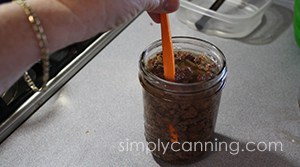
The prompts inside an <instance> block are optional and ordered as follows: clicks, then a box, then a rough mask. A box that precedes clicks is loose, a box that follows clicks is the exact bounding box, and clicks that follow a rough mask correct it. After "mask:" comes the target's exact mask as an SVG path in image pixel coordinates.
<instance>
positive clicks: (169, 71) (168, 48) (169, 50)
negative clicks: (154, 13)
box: [160, 14, 175, 81]
mask: <svg viewBox="0 0 300 167" xmlns="http://www.w3.org/2000/svg"><path fill="white" fill-rule="evenodd" d="M160 20H161V36H162V50H163V65H164V76H165V79H166V80H169V81H175V61H174V51H173V43H172V37H171V30H170V25H169V24H170V23H169V17H168V15H167V14H160Z"/></svg>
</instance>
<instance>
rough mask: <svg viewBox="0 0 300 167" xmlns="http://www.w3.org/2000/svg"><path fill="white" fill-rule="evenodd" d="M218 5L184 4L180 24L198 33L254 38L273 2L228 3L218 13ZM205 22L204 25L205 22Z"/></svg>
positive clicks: (191, 0) (186, 0) (193, 0)
mask: <svg viewBox="0 0 300 167" xmlns="http://www.w3.org/2000/svg"><path fill="white" fill-rule="evenodd" d="M216 1H222V0H215V1H212V0H181V1H180V3H181V4H180V8H179V11H178V12H177V16H178V18H179V20H181V21H182V22H184V23H186V24H188V25H189V26H190V27H192V28H194V29H198V30H199V31H202V32H205V33H207V34H212V35H216V36H221V37H226V38H241V37H245V36H247V35H248V34H250V33H251V32H252V31H253V30H254V29H255V28H256V27H257V26H258V25H259V24H260V23H261V21H262V17H263V14H264V11H265V10H266V9H267V7H268V6H269V5H270V4H271V2H272V0H225V1H224V2H223V3H222V5H219V7H217V9H211V7H212V5H213V4H214V2H216ZM203 20H204V22H203ZM201 22H202V23H203V25H201V27H200V28H199V26H196V25H199V23H200V24H201Z"/></svg>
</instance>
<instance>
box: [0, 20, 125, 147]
mask: <svg viewBox="0 0 300 167" xmlns="http://www.w3.org/2000/svg"><path fill="white" fill-rule="evenodd" d="M128 24H129V23H128ZM128 24H124V25H123V26H120V27H119V28H117V29H115V30H112V31H108V32H106V33H104V34H102V35H101V36H100V37H99V38H97V39H96V40H95V41H94V42H93V43H92V44H91V45H90V46H88V47H87V48H86V49H85V50H84V51H83V52H82V53H81V54H80V55H78V56H77V57H76V58H75V59H74V60H73V61H72V62H71V63H69V64H68V65H67V66H66V67H64V68H63V70H62V71H60V72H59V73H58V74H57V76H56V77H54V78H53V79H51V80H50V81H49V82H48V83H47V86H48V89H47V90H46V91H45V92H44V93H40V92H37V93H35V94H34V95H33V96H31V97H30V98H29V99H28V100H27V101H26V102H25V103H24V104H23V105H22V106H20V107H19V108H18V110H17V111H16V112H14V113H13V114H12V115H11V116H10V117H9V118H8V119H7V120H6V121H5V122H3V123H2V124H1V125H0V142H1V141H3V140H4V139H5V138H6V137H7V136H8V135H9V134H10V133H12V132H13V130H15V129H16V128H17V127H18V126H19V125H20V124H21V123H22V122H24V121H25V120H26V119H27V118H28V117H29V116H30V115H31V114H33V113H34V112H35V111H36V110H37V109H38V108H39V107H40V106H41V105H42V104H43V103H44V102H45V101H46V100H47V99H49V98H50V97H51V96H52V95H53V94H54V93H55V92H56V91H57V90H58V89H59V88H61V86H63V85H64V84H65V83H66V82H67V81H68V80H69V79H70V78H71V77H72V76H74V75H75V74H76V73H77V72H78V71H79V70H80V69H81V68H82V67H84V66H85V65H86V64H87V63H88V62H89V61H90V60H91V59H92V58H94V57H95V56H96V55H97V53H98V52H99V51H101V50H102V49H103V48H104V47H105V46H106V45H107V44H109V43H110V42H111V41H112V40H113V38H115V37H116V36H117V35H118V34H119V33H120V32H121V31H122V30H123V29H124V28H125V27H126V26H127V25H128ZM17 86H18V84H16V85H14V87H17ZM14 90H15V89H11V91H9V92H8V93H10V94H12V95H8V94H7V93H6V94H3V95H2V96H3V97H4V98H3V100H4V101H5V102H6V103H7V104H9V103H10V102H11V101H12V100H13V98H14V94H16V92H14Z"/></svg>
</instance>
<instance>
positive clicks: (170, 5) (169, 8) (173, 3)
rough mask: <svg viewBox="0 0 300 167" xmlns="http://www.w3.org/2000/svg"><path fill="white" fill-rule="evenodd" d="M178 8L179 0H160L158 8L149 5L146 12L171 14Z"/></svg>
mask: <svg viewBox="0 0 300 167" xmlns="http://www.w3.org/2000/svg"><path fill="white" fill-rule="evenodd" d="M155 4H157V3H155ZM178 8H179V0H160V3H159V5H158V6H156V5H153V4H152V5H151V4H150V5H149V7H148V9H147V11H148V12H151V13H171V12H174V11H176V10H177V9H178Z"/></svg>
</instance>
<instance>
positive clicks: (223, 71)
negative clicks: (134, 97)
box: [139, 36, 227, 87]
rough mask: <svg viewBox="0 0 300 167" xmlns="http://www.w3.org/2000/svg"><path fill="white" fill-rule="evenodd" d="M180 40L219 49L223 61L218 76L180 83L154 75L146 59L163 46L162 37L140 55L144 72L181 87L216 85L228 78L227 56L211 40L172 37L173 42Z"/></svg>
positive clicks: (154, 78) (150, 76)
mask: <svg viewBox="0 0 300 167" xmlns="http://www.w3.org/2000/svg"><path fill="white" fill-rule="evenodd" d="M180 40H190V41H195V42H200V43H201V44H205V45H207V46H209V47H210V48H213V49H214V50H215V51H217V52H218V56H220V60H221V61H222V62H221V64H222V66H221V68H220V71H219V73H218V74H217V76H216V77H214V78H213V79H210V80H208V81H200V82H192V83H179V82H173V81H168V80H166V79H163V78H160V77H158V76H156V75H154V74H153V73H151V72H150V71H148V70H147V68H146V63H145V62H144V59H145V57H146V56H147V55H148V54H149V52H150V51H151V50H152V49H154V48H156V47H159V46H161V43H162V41H161V39H159V40H156V41H154V42H153V43H151V44H150V45H149V46H148V47H146V49H144V51H143V52H142V54H141V56H140V60H139V67H140V70H141V71H142V72H143V74H144V75H145V76H148V77H149V78H151V79H152V80H155V81H157V82H161V83H164V84H167V85H171V86H179V87H190V86H197V85H199V84H207V85H214V84H216V83H218V82H219V81H220V80H224V78H226V75H227V64H226V58H225V56H224V54H223V52H222V51H221V50H220V49H219V48H218V47H217V46H215V45H214V44H212V43H211V42H208V41H206V40H203V39H200V38H195V37H189V36H174V37H172V41H173V43H180V42H181V41H180Z"/></svg>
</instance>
